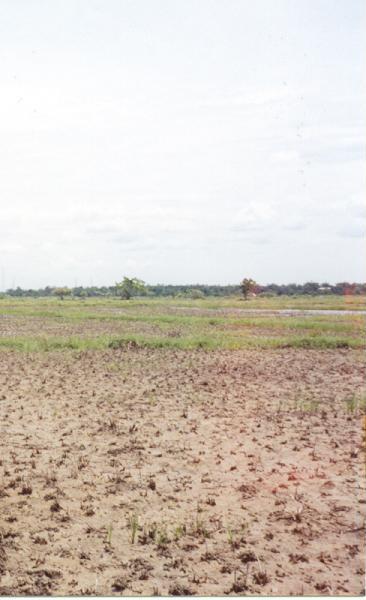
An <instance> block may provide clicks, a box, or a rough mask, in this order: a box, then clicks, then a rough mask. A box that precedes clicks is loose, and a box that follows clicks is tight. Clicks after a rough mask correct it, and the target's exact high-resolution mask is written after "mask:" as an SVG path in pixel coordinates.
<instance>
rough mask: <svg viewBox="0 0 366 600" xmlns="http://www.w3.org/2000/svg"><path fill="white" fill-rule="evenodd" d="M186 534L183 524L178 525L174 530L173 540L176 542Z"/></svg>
mask: <svg viewBox="0 0 366 600" xmlns="http://www.w3.org/2000/svg"><path fill="white" fill-rule="evenodd" d="M186 532H187V528H186V526H185V524H183V525H178V526H177V527H176V528H175V529H174V539H175V541H178V540H179V539H180V538H181V537H182V536H183V535H185V533H186Z"/></svg>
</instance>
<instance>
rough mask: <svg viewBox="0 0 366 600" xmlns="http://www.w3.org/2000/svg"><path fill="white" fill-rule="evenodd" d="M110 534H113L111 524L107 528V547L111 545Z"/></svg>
mask: <svg viewBox="0 0 366 600" xmlns="http://www.w3.org/2000/svg"><path fill="white" fill-rule="evenodd" d="M112 532H113V526H112V524H110V525H108V527H107V544H109V545H111V543H112Z"/></svg>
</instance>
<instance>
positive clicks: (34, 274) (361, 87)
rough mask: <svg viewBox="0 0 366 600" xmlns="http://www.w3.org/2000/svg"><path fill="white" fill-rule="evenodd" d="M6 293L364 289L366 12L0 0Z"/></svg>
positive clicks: (122, 0)
mask: <svg viewBox="0 0 366 600" xmlns="http://www.w3.org/2000/svg"><path fill="white" fill-rule="evenodd" d="M0 90H1V93H0V109H1V113H0V114H1V146H0V148H1V150H0V158H1V162H0V169H1V177H0V194H1V195H0V198H1V221H0V253H1V258H0V266H1V267H2V271H1V287H3V288H4V287H6V288H8V287H12V286H14V285H20V286H22V287H41V286H42V287H43V286H45V285H47V284H50V285H71V286H72V285H75V284H79V285H89V284H91V283H93V284H94V285H104V284H111V285H112V284H114V282H115V281H116V280H120V279H121V278H122V277H123V275H129V276H137V277H139V278H142V279H144V280H145V281H147V282H148V283H156V282H165V283H196V282H202V283H223V284H225V283H237V282H238V281H240V280H241V279H242V278H243V277H244V276H250V277H253V278H254V279H256V280H257V281H259V282H261V283H269V282H271V281H274V282H277V283H281V282H290V281H296V282H304V281H307V280H311V279H312V280H317V281H330V282H335V281H342V280H357V281H362V280H365V240H364V237H363V234H364V230H365V214H364V213H365V210H364V209H365V206H366V205H365V191H366V169H365V124H366V119H365V113H366V108H365V107H366V2H365V1H364V0H306V1H302V0H301V1H300V0H299V1H294V0H256V1H255V2H254V1H253V0H53V1H52V2H50V1H49V0H1V3H0Z"/></svg>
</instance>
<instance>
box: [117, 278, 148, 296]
mask: <svg viewBox="0 0 366 600" xmlns="http://www.w3.org/2000/svg"><path fill="white" fill-rule="evenodd" d="M116 293H117V296H121V298H123V299H124V300H129V299H130V298H132V296H144V295H145V294H146V285H145V282H144V281H142V280H141V279H137V278H136V277H133V278H132V279H130V278H129V277H124V278H123V281H120V282H119V283H118V282H116Z"/></svg>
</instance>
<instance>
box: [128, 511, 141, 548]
mask: <svg viewBox="0 0 366 600" xmlns="http://www.w3.org/2000/svg"><path fill="white" fill-rule="evenodd" d="M129 525H130V530H131V544H134V543H135V541H136V534H137V531H138V528H139V518H138V516H137V515H132V516H131V517H130V520H129Z"/></svg>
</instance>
